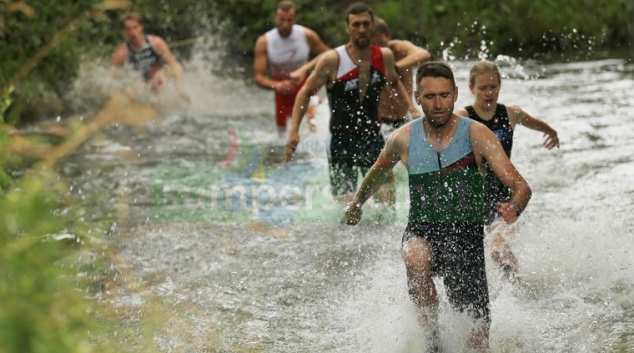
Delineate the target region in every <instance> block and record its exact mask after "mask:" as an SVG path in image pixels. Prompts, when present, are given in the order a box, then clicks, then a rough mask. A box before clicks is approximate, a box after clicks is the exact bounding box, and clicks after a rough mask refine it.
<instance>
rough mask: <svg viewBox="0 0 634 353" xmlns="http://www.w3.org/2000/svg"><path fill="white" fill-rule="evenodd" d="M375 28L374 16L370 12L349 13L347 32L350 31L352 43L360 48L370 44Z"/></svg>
mask: <svg viewBox="0 0 634 353" xmlns="http://www.w3.org/2000/svg"><path fill="white" fill-rule="evenodd" d="M373 30H374V23H373V22H372V16H370V14H369V13H368V12H363V13H360V14H358V15H353V14H350V15H348V23H347V24H346V32H348V35H349V36H350V40H351V41H352V43H354V45H355V46H357V47H358V48H365V47H367V46H369V45H370V40H371V39H372V31H373Z"/></svg>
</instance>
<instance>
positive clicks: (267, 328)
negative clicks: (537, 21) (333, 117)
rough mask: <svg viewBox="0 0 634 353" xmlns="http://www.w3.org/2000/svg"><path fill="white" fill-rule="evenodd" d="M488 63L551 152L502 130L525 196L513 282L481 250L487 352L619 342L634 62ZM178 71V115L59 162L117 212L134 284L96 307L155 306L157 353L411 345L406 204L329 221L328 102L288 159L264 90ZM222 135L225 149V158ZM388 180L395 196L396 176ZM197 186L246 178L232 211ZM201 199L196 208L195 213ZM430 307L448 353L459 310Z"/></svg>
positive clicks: (628, 312)
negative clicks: (185, 101)
mask: <svg viewBox="0 0 634 353" xmlns="http://www.w3.org/2000/svg"><path fill="white" fill-rule="evenodd" d="M499 59H500V60H499V63H500V65H501V70H502V73H503V84H502V92H501V94H500V102H501V103H505V104H517V105H519V106H521V107H522V108H523V109H524V110H525V111H527V112H529V113H530V114H532V115H533V116H536V117H539V118H542V119H544V120H546V121H547V122H548V123H549V124H551V126H553V127H554V128H555V129H557V131H558V132H559V137H560V140H561V148H560V149H557V150H555V151H547V150H545V149H544V148H542V147H541V142H542V137H541V134H539V133H537V132H534V131H531V130H528V129H526V128H523V127H519V129H518V130H517V131H516V133H515V136H516V140H515V141H514V145H515V148H514V153H513V161H514V163H515V164H516V166H517V168H518V169H519V170H520V172H521V173H522V174H523V175H524V177H525V178H526V179H527V180H528V182H529V183H530V185H531V187H532V188H533V199H532V201H531V204H530V205H529V207H528V209H527V210H526V211H525V213H524V214H523V216H522V217H521V220H520V221H519V222H518V223H519V232H518V235H517V236H516V237H515V238H513V239H510V243H511V246H512V247H513V249H514V251H515V253H516V255H517V256H518V258H519V261H520V266H521V268H520V275H521V277H522V282H521V284H520V285H518V286H514V285H511V284H509V283H507V282H505V281H503V280H501V279H499V275H500V273H499V272H498V270H497V269H496V268H495V267H494V266H493V264H492V263H491V261H490V259H488V260H487V261H488V262H487V265H488V270H487V273H488V277H489V286H490V290H491V308H492V327H491V350H492V351H493V352H627V351H633V350H634V263H633V262H634V260H633V258H634V256H633V254H632V252H633V251H634V246H633V245H634V242H633V241H632V236H633V235H634V216H632V210H633V209H634V207H633V206H634V205H633V203H634V184H633V183H632V179H633V178H634V157H633V156H634V114H633V113H634V98H633V96H632V95H631V93H630V92H631V91H632V90H634V65H633V64H632V63H631V62H629V63H628V62H627V61H624V60H620V59H613V60H602V61H589V62H577V63H556V64H542V63H539V62H518V61H515V60H513V59H512V58H499ZM452 64H453V65H454V67H455V69H456V79H457V81H458V83H459V89H460V97H459V100H458V103H457V105H456V106H464V105H467V104H469V103H471V101H472V97H471V95H470V93H469V91H468V88H467V75H468V69H469V66H470V64H471V63H470V62H453V63H452ZM186 80H187V85H188V86H189V87H188V89H189V91H190V92H191V93H192V99H193V105H192V107H191V109H190V110H189V111H188V112H187V113H177V114H170V115H167V116H164V117H161V118H159V119H157V120H156V121H154V122H152V123H151V124H150V125H149V126H148V127H147V129H146V131H145V132H144V133H140V134H139V133H137V132H135V131H133V130H131V129H128V128H126V127H123V126H121V127H115V128H112V129H109V130H108V131H106V132H105V134H104V135H103V136H101V137H100V140H99V141H100V142H94V143H89V144H87V145H86V146H85V147H84V148H83V149H82V150H81V151H80V153H78V154H77V155H75V156H73V157H72V158H71V159H69V160H68V161H67V162H65V164H64V165H63V166H62V167H61V169H62V172H63V174H65V175H66V176H68V177H70V178H71V182H72V187H73V190H83V191H85V192H91V191H94V190H101V189H106V190H108V192H107V193H106V196H105V197H104V198H102V199H100V200H99V202H103V206H100V205H97V207H96V208H97V209H98V208H100V207H103V208H110V207H114V209H115V210H116V211H117V219H118V222H117V225H116V227H114V230H115V231H114V232H113V234H112V236H111V239H110V240H111V241H112V244H113V246H114V247H116V248H117V251H118V253H119V256H120V260H121V263H119V264H117V266H119V267H120V268H122V269H125V270H126V271H127V272H126V276H127V278H124V279H122V280H120V281H122V282H135V283H136V284H137V286H136V287H134V288H131V287H130V286H125V285H121V287H120V288H113V289H112V290H111V292H109V293H108V295H107V296H105V297H104V300H107V301H109V302H110V303H111V304H112V306H113V307H115V308H118V309H120V310H122V312H124V313H128V314H127V315H128V316H129V317H128V319H129V321H130V322H135V318H134V317H135V316H136V315H138V313H139V312H140V313H143V312H146V311H148V310H150V309H149V308H150V306H151V305H153V306H156V305H158V307H159V311H162V312H163V313H164V317H163V322H161V323H160V327H158V328H157V330H156V332H155V333H154V337H153V340H154V342H155V343H156V344H157V346H158V347H160V348H161V350H162V351H164V352H246V351H248V352H418V351H421V349H422V348H423V347H424V345H425V343H424V342H423V340H422V334H421V331H420V329H419V328H418V327H417V323H416V318H415V314H414V310H413V305H412V304H411V303H410V300H409V298H408V296H407V290H406V283H405V273H404V266H403V264H402V260H401V258H400V253H399V247H400V239H401V235H402V232H403V230H404V228H405V222H404V220H405V219H406V214H407V211H406V210H405V209H404V208H403V207H401V208H400V209H399V210H398V214H397V216H396V218H395V221H394V222H388V221H385V218H381V214H382V213H383V212H381V211H380V210H367V212H366V216H365V217H366V218H365V220H367V222H365V223H362V224H361V225H360V226H358V227H354V228H352V227H347V226H343V225H341V224H339V222H338V221H339V219H340V217H341V210H340V209H339V208H334V209H332V210H329V209H324V208H323V207H322V208H319V207H321V206H328V205H329V203H328V202H329V199H328V198H327V197H326V196H324V195H323V192H322V188H323V187H325V186H327V185H328V183H329V182H328V179H327V175H326V174H325V173H324V169H323V168H324V158H325V154H324V152H323V151H322V150H321V149H320V148H316V147H315V146H320V143H322V142H323V141H325V139H326V138H327V134H326V130H327V119H328V117H327V107H326V103H323V104H322V105H321V106H320V107H319V114H318V117H317V124H318V126H319V131H318V132H317V133H308V132H307V131H306V129H303V130H302V131H303V136H304V137H303V140H304V141H311V140H312V141H314V142H315V143H314V144H312V145H311V146H313V147H310V146H309V147H307V148H306V150H307V151H308V153H305V154H304V156H305V157H308V156H310V158H306V159H304V160H303V162H302V163H297V164H294V165H291V166H284V165H283V164H281V163H280V161H279V160H280V158H279V156H278V155H276V154H275V153H271V152H270V151H271V149H273V150H276V149H275V147H274V146H275V140H276V139H277V136H276V132H275V128H274V124H273V117H272V112H273V99H272V94H271V93H270V92H268V91H263V90H260V89H258V88H256V87H255V86H251V85H248V84H245V83H243V82H242V81H239V80H229V79H223V78H221V77H215V76H212V75H207V74H204V71H203V70H201V71H200V72H197V74H193V73H192V72H191V71H190V72H189V73H188V76H186ZM232 128H235V129H236V130H233V131H237V133H238V140H239V141H240V145H239V149H238V150H239V154H238V155H237V156H236V158H231V162H232V163H231V165H230V166H229V167H228V168H224V167H222V166H221V165H220V162H221V161H222V160H223V157H224V156H225V155H227V151H228V150H229V142H228V141H229V136H230V135H231V133H232V132H231V131H232ZM271 146H273V148H272V147H271ZM260 162H263V163H261V164H260ZM397 180H398V186H397V193H398V195H399V197H400V198H401V200H402V198H404V197H405V195H406V194H407V183H406V180H407V179H406V175H405V174H404V171H403V169H402V168H401V169H398V170H397ZM165 185H181V186H182V185H187V186H192V189H191V190H194V191H192V192H190V193H189V201H190V204H189V205H190V206H191V207H187V206H186V205H184V204H180V205H176V206H178V207H172V208H169V206H174V205H175V204H174V203H171V199H170V198H169V197H167V196H166V195H165V193H162V192H161V187H163V186H165ZM201 185H202V186H205V187H211V186H213V185H216V186H217V185H228V186H229V187H236V186H243V187H244V188H245V195H246V196H245V198H246V201H245V203H244V205H246V212H241V211H244V209H240V207H238V209H235V207H236V205H240V204H239V201H240V200H239V199H240V197H239V196H240V195H239V194H240V193H239V192H237V194H236V195H235V197H233V198H232V200H234V203H233V206H230V207H229V206H228V205H227V201H228V200H227V196H226V193H225V194H222V193H220V194H219V195H220V196H218V195H216V196H214V197H216V199H215V200H216V201H217V202H218V204H223V205H224V206H225V207H226V208H225V209H223V208H222V207H220V206H218V207H216V208H212V207H211V206H210V205H211V201H212V198H213V197H212V196H210V195H211V194H210V193H205V191H204V190H203V191H200V189H198V190H199V191H195V190H196V189H195V188H194V187H198V186H201ZM267 185H268V186H271V188H272V190H274V191H276V194H277V195H278V196H279V194H280V193H281V192H280V191H281V190H280V189H281V188H283V186H284V185H294V186H295V185H297V186H300V187H299V188H298V189H299V191H298V192H301V193H302V195H303V200H306V198H307V197H308V196H307V195H308V193H307V191H306V190H307V188H306V186H307V185H312V186H317V187H318V189H317V191H315V194H314V196H315V206H314V209H315V210H314V211H313V209H310V210H308V209H300V210H299V211H297V212H289V209H290V207H283V206H282V201H284V200H281V199H280V200H277V201H276V202H275V204H273V203H272V202H270V201H271V194H270V193H267V192H260V191H262V190H265V189H264V186H267ZM259 187H262V189H258V188H259ZM271 188H269V189H267V190H271ZM298 189H293V190H298ZM184 194H185V196H187V194H188V193H186V192H185V193H184ZM201 194H204V195H203V196H204V198H203V201H204V203H203V206H202V207H199V208H196V207H194V206H192V205H195V203H196V200H198V197H199V196H200V195H201ZM290 194H292V192H290ZM174 195H177V194H173V195H172V196H174ZM222 195H224V196H222ZM254 195H255V196H254ZM267 195H268V196H267ZM289 200H290V201H288V203H287V204H286V205H287V206H288V205H289V204H294V203H297V204H298V205H303V206H301V207H304V208H306V204H302V203H301V202H303V201H302V200H298V197H295V196H293V195H291V196H290V197H289ZM256 202H257V205H258V207H256V208H257V212H256V213H257V217H254V216H255V214H256V213H254V212H253V208H254V207H252V205H254V204H256ZM404 202H405V201H404ZM401 204H403V205H404V203H401ZM249 205H251V207H249ZM259 206H261V207H259ZM366 209H368V207H367V206H366ZM100 216H102V214H101V213H95V215H94V217H100ZM387 219H388V220H389V219H390V218H389V217H387ZM132 277H133V278H132ZM441 295H442V293H441ZM441 310H442V312H441V313H442V314H441V317H440V321H441V326H442V333H441V336H442V337H441V338H442V341H443V344H444V345H445V346H446V347H447V348H448V351H460V350H461V349H462V348H461V341H462V339H461V338H460V335H461V333H460V332H461V331H463V330H464V327H463V326H464V323H463V322H464V320H461V318H460V315H458V314H455V313H452V312H451V311H450V310H449V308H448V307H447V306H446V305H443V306H442V307H441ZM134 313H136V314H134Z"/></svg>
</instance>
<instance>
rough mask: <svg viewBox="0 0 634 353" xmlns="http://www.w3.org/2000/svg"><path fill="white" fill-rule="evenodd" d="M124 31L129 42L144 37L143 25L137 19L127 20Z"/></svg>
mask: <svg viewBox="0 0 634 353" xmlns="http://www.w3.org/2000/svg"><path fill="white" fill-rule="evenodd" d="M123 31H124V32H125V36H126V38H128V41H129V42H138V41H139V40H140V39H142V38H143V26H142V25H141V24H140V23H139V22H137V21H136V20H126V21H125V22H124V23H123Z"/></svg>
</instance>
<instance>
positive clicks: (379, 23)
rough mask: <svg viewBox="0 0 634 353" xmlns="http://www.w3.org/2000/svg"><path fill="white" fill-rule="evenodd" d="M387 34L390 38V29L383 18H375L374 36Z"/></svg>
mask: <svg viewBox="0 0 634 353" xmlns="http://www.w3.org/2000/svg"><path fill="white" fill-rule="evenodd" d="M377 34H385V35H386V36H388V37H389V36H390V28H389V27H388V26H387V22H385V20H384V19H382V18H381V17H375V18H374V35H377Z"/></svg>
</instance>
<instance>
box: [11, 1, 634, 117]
mask: <svg viewBox="0 0 634 353" xmlns="http://www.w3.org/2000/svg"><path fill="white" fill-rule="evenodd" d="M102 1H103V0H87V1H81V2H79V1H75V2H55V1H52V2H51V1H47V0H33V1H29V2H28V4H29V6H31V7H32V8H33V9H34V14H33V16H32V17H29V16H27V14H26V13H24V12H22V11H15V12H9V11H8V7H7V6H6V5H5V3H4V2H0V47H2V48H3V56H2V59H0V61H1V65H0V85H1V86H3V87H4V86H5V85H6V83H7V82H8V81H9V80H10V79H11V78H12V77H14V75H15V74H16V73H17V72H19V70H20V69H21V68H23V66H24V64H25V63H26V62H28V60H30V59H31V58H33V56H34V55H35V54H36V53H37V51H38V50H40V49H41V48H42V47H43V46H44V45H45V44H46V43H48V42H49V41H50V40H51V39H52V38H53V36H54V35H55V34H56V33H58V32H59V31H60V30H62V29H63V28H64V26H65V25H67V24H68V23H69V22H70V21H72V20H73V19H77V18H81V17H82V16H84V14H85V12H86V11H87V10H88V9H91V8H92V7H94V6H95V5H96V4H99V3H101V2H102ZM131 2H132V5H133V7H132V10H135V11H138V12H140V13H141V14H142V16H143V17H144V22H145V29H146V32H147V33H152V34H157V35H160V36H162V37H164V38H165V39H166V40H167V41H168V42H175V41H180V40H186V39H190V38H197V37H203V36H210V35H211V36H216V37H219V38H222V42H223V43H228V44H227V48H226V49H227V51H228V53H229V55H230V57H231V58H232V61H233V62H234V63H235V61H236V60H235V59H236V58H243V59H247V60H249V59H250V56H251V55H252V53H253V47H254V44H255V40H256V39H257V37H258V36H259V35H261V34H263V33H264V32H266V31H267V30H269V29H271V28H273V27H274V24H273V18H274V13H275V7H276V4H277V2H278V1H277V0H225V1H219V0H215V1H194V0H131ZM628 2H630V0H614V1H611V2H609V3H606V2H604V1H602V0H579V1H574V2H570V1H564V0H499V1H489V2H486V1H472V0H452V1H449V0H434V1H432V0H416V1H414V0H409V1H404V0H385V1H379V0H369V1H368V3H369V4H370V5H371V6H373V8H374V10H375V13H376V14H377V15H378V16H381V17H383V18H385V19H386V21H387V22H388V24H390V27H391V30H392V33H393V37H394V38H399V39H407V40H410V41H412V42H413V43H415V44H417V45H419V46H422V47H424V48H427V49H428V50H430V52H431V53H432V55H433V56H434V57H435V58H446V59H451V58H465V57H476V56H481V55H482V54H485V55H489V56H491V57H494V56H496V55H498V54H506V55H512V56H518V57H525V58H534V57H537V56H540V55H545V54H546V55H548V54H552V53H574V55H575V57H577V58H583V55H580V53H581V54H590V55H591V54H592V53H593V52H595V51H597V50H601V49H604V48H619V47H624V46H627V45H629V43H630V38H629V36H630V33H629V31H628V28H629V27H630V26H631V25H630V24H629V22H630V21H631V19H630V18H629V17H628V11H627V4H628ZM295 3H296V5H297V7H298V22H299V23H301V24H304V25H306V26H308V27H310V28H313V29H314V30H316V31H317V33H319V34H320V35H321V37H322V38H323V40H324V42H325V43H326V44H328V45H329V46H331V47H334V46H337V45H340V44H343V43H345V42H346V41H347V40H348V38H347V35H346V33H345V30H344V20H345V19H344V14H345V10H346V8H347V6H348V5H349V3H351V1H350V2H341V1H339V0H323V1H319V2H316V1H310V0H295ZM120 15H121V11H107V12H106V13H105V14H104V15H102V16H97V17H95V18H91V19H87V20H85V21H82V22H79V28H78V29H77V30H75V31H73V32H72V33H71V34H70V35H69V36H68V37H67V38H65V39H64V40H63V41H62V42H61V43H59V45H58V46H57V47H56V48H55V49H54V50H53V51H51V52H50V53H49V54H48V55H47V56H46V58H45V59H44V60H41V61H39V62H38V64H37V66H36V67H35V69H34V70H33V71H32V72H31V73H30V74H29V75H28V76H27V77H26V79H25V80H24V81H23V82H20V83H18V84H17V85H16V90H17V94H16V96H15V99H14V104H13V105H12V107H11V108H10V109H9V110H8V111H7V112H6V114H10V115H12V116H13V117H18V118H21V117H29V116H37V115H38V114H41V111H40V110H38V109H34V108H33V106H36V105H41V106H45V107H46V109H45V110H46V111H47V112H49V116H50V115H51V114H60V113H61V111H60V110H62V111H63V110H64V109H62V108H64V107H62V108H60V107H58V106H56V104H50V103H49V102H48V101H43V100H42V98H41V97H40V96H41V95H39V94H38V95H36V96H35V97H34V95H32V94H31V95H29V94H28V93H26V91H29V90H31V89H32V87H36V86H37V87H39V88H38V92H41V91H43V92H46V93H47V95H48V96H49V97H53V98H54V99H53V101H55V100H57V101H64V99H63V98H64V97H63V95H64V94H65V92H66V90H67V88H68V86H69V84H70V83H71V82H72V80H73V78H74V77H75V76H76V74H77V71H78V68H79V65H80V63H81V62H82V61H92V60H94V59H95V58H99V59H102V60H103V59H104V58H105V59H106V60H107V59H108V58H109V57H110V55H111V54H112V52H113V51H114V49H115V47H116V45H118V44H119V43H120V42H121V41H122V40H123V36H122V32H121V25H120V23H119V17H120ZM190 49H191V46H188V45H183V46H180V47H178V48H177V49H176V50H175V51H176V54H177V56H179V57H180V58H181V59H184V58H187V57H188V56H189V54H190ZM447 54H450V56H447ZM26 81H31V84H28V87H29V88H26V87H23V84H27V83H26ZM38 97H39V98H38ZM2 98H3V97H0V100H1V99H2ZM5 116H6V115H5ZM40 118H41V116H40Z"/></svg>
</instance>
